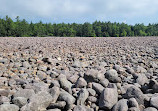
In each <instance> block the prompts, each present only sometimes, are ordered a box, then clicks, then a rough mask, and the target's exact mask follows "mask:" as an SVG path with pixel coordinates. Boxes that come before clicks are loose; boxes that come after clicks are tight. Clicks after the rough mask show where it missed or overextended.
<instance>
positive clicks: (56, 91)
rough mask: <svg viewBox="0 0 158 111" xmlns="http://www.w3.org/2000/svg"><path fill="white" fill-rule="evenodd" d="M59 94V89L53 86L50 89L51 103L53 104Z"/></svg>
mask: <svg viewBox="0 0 158 111" xmlns="http://www.w3.org/2000/svg"><path fill="white" fill-rule="evenodd" d="M59 94H60V89H59V87H56V86H54V87H53V88H51V89H50V95H51V96H52V103H55V102H56V100H57V99H58V97H59Z"/></svg>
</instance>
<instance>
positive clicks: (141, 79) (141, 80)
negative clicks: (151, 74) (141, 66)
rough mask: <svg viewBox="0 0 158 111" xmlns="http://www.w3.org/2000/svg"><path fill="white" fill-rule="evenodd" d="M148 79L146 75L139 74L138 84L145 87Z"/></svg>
mask: <svg viewBox="0 0 158 111" xmlns="http://www.w3.org/2000/svg"><path fill="white" fill-rule="evenodd" d="M148 81H149V80H148V78H147V77H146V76H145V74H138V75H137V79H136V82H137V83H138V84H140V85H144V84H145V83H148Z"/></svg>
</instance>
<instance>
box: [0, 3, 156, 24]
mask: <svg viewBox="0 0 158 111" xmlns="http://www.w3.org/2000/svg"><path fill="white" fill-rule="evenodd" d="M157 6H158V1H157V0H0V13H1V16H5V15H9V16H11V17H15V16H17V15H19V16H20V17H22V18H29V17H31V18H38V17H39V18H45V19H48V18H49V19H51V18H54V19H56V20H59V21H60V20H64V19H69V20H70V22H71V21H73V22H77V21H76V20H80V19H85V20H89V21H91V20H93V19H95V20H96V19H99V20H106V19H108V18H117V17H118V18H119V19H120V18H122V19H124V20H125V19H131V18H136V17H141V16H143V17H146V16H154V15H156V14H157V12H158V7H157ZM124 20H123V21H124ZM63 22H64V21H63Z"/></svg>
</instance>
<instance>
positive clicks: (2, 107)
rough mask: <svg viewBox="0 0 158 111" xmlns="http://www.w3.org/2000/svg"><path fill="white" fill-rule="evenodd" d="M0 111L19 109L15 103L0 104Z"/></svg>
mask: <svg viewBox="0 0 158 111" xmlns="http://www.w3.org/2000/svg"><path fill="white" fill-rule="evenodd" d="M0 111H19V107H18V106H17V105H15V104H2V105H0Z"/></svg>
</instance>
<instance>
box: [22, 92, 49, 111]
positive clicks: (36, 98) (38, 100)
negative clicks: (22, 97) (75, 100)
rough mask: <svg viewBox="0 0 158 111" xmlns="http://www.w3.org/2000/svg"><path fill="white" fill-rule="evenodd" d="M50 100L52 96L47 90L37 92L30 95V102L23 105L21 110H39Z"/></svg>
mask: <svg viewBox="0 0 158 111" xmlns="http://www.w3.org/2000/svg"><path fill="white" fill-rule="evenodd" d="M51 101H52V96H51V95H50V94H49V93H48V92H44V91H41V92H38V93H37V94H35V95H33V96H31V98H30V102H29V103H28V104H26V105H25V106H23V107H22V108H21V109H22V111H39V110H46V108H47V107H48V106H49V105H50V103H51Z"/></svg>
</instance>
